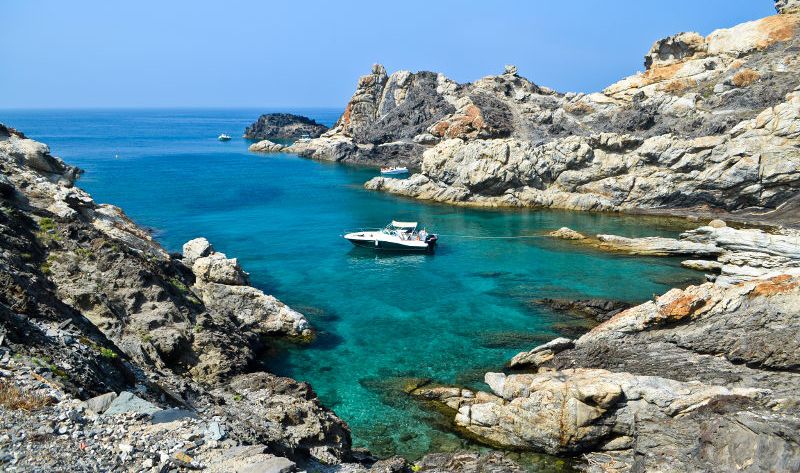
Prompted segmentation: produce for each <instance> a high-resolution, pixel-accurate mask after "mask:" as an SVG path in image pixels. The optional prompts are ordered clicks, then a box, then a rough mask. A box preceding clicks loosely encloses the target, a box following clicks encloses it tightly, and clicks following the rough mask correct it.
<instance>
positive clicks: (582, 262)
mask: <svg viewBox="0 0 800 473" xmlns="http://www.w3.org/2000/svg"><path fill="white" fill-rule="evenodd" d="M268 111H269V110H266V111H265V110H95V111H91V110H89V111H87V110H84V111H69V110H66V111H64V110H62V111H24V112H23V111H0V122H2V123H5V124H7V125H10V126H13V127H16V128H19V129H20V130H22V131H24V132H25V133H26V135H28V136H29V137H31V138H34V139H37V140H40V141H42V142H45V143H47V144H48V145H50V147H51V149H52V152H53V154H54V155H56V156H60V157H62V158H64V159H65V160H66V161H67V162H68V163H70V164H76V165H78V166H80V167H81V168H83V169H85V170H86V171H87V172H86V174H85V175H84V176H83V177H82V178H81V181H80V182H79V185H80V187H82V188H84V189H86V190H87V191H89V192H91V193H92V194H93V196H94V197H95V200H96V201H98V202H105V203H112V204H115V205H119V206H121V207H122V208H124V209H125V211H126V212H127V214H128V215H129V216H130V217H132V218H133V219H134V220H135V221H136V222H137V223H139V224H142V225H145V226H149V227H153V228H155V229H156V237H157V238H158V240H159V241H160V242H161V243H162V244H163V245H164V246H165V247H166V248H167V249H168V250H171V251H179V250H180V248H181V245H182V244H183V243H184V242H185V241H187V240H189V239H191V238H194V237H198V236H205V237H206V238H208V239H209V240H210V241H211V242H212V244H213V245H214V246H215V247H216V248H217V250H219V251H223V252H225V253H227V254H228V255H229V256H236V257H238V258H239V259H240V261H241V263H242V266H243V267H244V268H245V270H246V271H249V272H250V273H251V279H252V282H253V283H254V285H256V286H258V287H260V288H261V289H263V290H265V291H266V292H267V293H270V294H274V295H276V296H277V297H278V298H280V299H281V300H283V301H284V302H286V303H288V304H290V305H292V306H294V307H295V308H297V309H298V310H301V311H303V312H304V313H306V314H307V316H308V317H309V319H310V320H311V321H312V323H313V324H314V325H315V326H316V328H317V329H318V330H319V336H318V337H317V339H316V340H315V341H314V342H313V343H311V344H310V345H307V346H296V345H288V346H287V345H281V346H280V347H278V348H277V349H276V350H275V352H274V353H272V354H271V356H270V357H269V358H268V359H267V360H265V362H266V363H267V365H268V367H269V368H270V369H271V370H273V371H274V372H276V373H279V374H282V375H287V376H292V377H294V378H296V379H298V380H302V381H309V382H311V384H312V385H313V386H314V389H315V390H316V392H317V393H318V395H319V396H320V398H321V399H322V401H323V402H324V403H325V404H326V405H327V406H329V407H331V408H333V409H334V410H335V411H336V413H337V414H338V415H339V416H341V417H342V418H344V419H345V420H346V421H347V422H348V423H349V425H350V426H351V428H352V430H353V436H354V440H355V443H356V444H357V445H358V446H363V447H366V448H369V449H370V450H371V451H372V452H373V453H375V454H377V455H380V456H388V455H392V454H403V455H406V456H407V457H409V458H411V459H414V458H417V457H418V456H419V455H420V454H422V453H425V452H429V451H432V450H433V451H436V450H452V449H455V448H458V447H461V446H463V445H464V442H465V441H464V440H462V439H459V438H458V437H456V436H454V435H452V434H450V433H447V432H446V431H444V430H443V429H442V428H441V424H440V423H441V421H442V419H441V417H439V415H438V414H436V413H434V412H431V411H428V410H425V409H422V408H421V407H420V406H419V405H417V404H416V403H415V402H413V401H411V400H410V399H408V397H407V396H406V395H405V394H403V393H402V391H401V387H402V386H403V384H404V383H405V379H406V378H409V377H416V378H432V379H434V380H436V381H439V382H445V383H454V382H457V383H459V384H461V385H467V386H472V387H475V388H479V387H481V386H482V381H481V380H482V376H483V373H484V372H485V371H487V370H499V369H501V367H502V364H503V363H504V362H505V361H506V360H508V359H509V358H510V357H511V356H513V355H514V354H516V353H518V352H519V351H521V350H524V349H530V348H532V347H533V346H535V345H537V344H539V343H541V342H543V341H547V340H549V339H550V338H552V337H555V336H558V335H560V334H567V335H573V336H574V333H572V332H573V331H574V329H573V327H574V325H575V322H576V321H575V320H574V319H571V318H570V317H569V316H566V315H562V314H557V313H554V312H552V311H550V310H549V309H547V308H544V307H540V306H535V305H533V304H531V300H532V299H536V298H542V297H554V298H609V299H621V300H627V301H632V302H636V301H643V300H646V299H648V298H650V297H652V295H653V294H659V293H662V292H664V291H666V290H667V289H668V288H670V287H671V286H674V285H681V284H683V285H685V284H688V283H689V282H696V281H699V280H700V275H699V273H696V272H693V271H689V270H685V269H682V268H680V267H679V265H678V261H677V260H674V259H665V258H642V257H635V258H634V257H630V256H624V255H616V254H606V253H599V252H596V251H592V250H590V249H585V248H581V247H579V246H576V245H575V244H573V243H570V242H565V241H557V240H552V239H548V238H545V237H541V236H540V234H541V233H542V232H543V231H545V230H549V229H555V228H559V227H561V226H568V227H570V228H573V229H575V230H578V231H581V232H587V233H615V234H620V235H625V236H649V235H662V236H674V235H675V234H676V233H677V230H675V229H674V228H673V227H671V226H670V225H669V222H665V221H664V220H658V219H649V218H643V217H630V216H620V215H613V214H591V213H581V212H563V211H541V210H539V211H518V210H514V211H511V210H509V211H497V210H494V211H487V210H476V209H465V208H455V207H449V206H444V205H437V204H428V203H422V202H416V201H412V200H409V199H405V198H401V197H394V196H389V195H385V194H380V193H375V192H369V191H366V190H364V189H363V188H362V187H361V185H362V184H363V183H364V182H365V181H367V180H368V179H369V178H371V177H372V176H374V175H376V170H375V169H372V168H365V167H354V166H344V165H338V164H332V163H322V162H315V161H309V160H304V159H300V158H296V157H294V156H289V155H282V154H274V155H264V154H254V153H250V152H248V151H247V146H248V145H249V142H247V141H246V140H243V139H240V138H234V139H233V140H231V141H229V142H219V141H217V140H216V136H217V135H219V134H220V133H222V132H227V133H229V134H231V135H233V136H240V135H241V132H242V131H243V130H244V128H245V126H246V125H248V124H249V123H251V122H252V121H254V120H255V119H256V118H257V117H258V115H259V114H261V113H265V112H268ZM281 111H289V112H292V110H281ZM294 112H299V113H302V114H307V115H309V116H312V117H313V118H316V119H318V121H320V122H322V123H326V124H328V125H330V124H331V123H333V121H335V119H336V118H337V116H338V113H339V111H337V110H321V109H318V110H294ZM115 155H118V156H119V157H118V158H115ZM392 219H396V220H418V221H420V222H424V223H425V224H426V225H427V226H428V228H429V229H432V230H434V231H437V232H439V233H441V234H443V235H445V236H442V237H441V239H440V245H439V247H438V248H437V251H436V252H435V254H430V255H429V254H424V255H417V254H414V255H393V254H374V253H372V252H370V251H369V250H363V249H356V248H353V247H351V245H350V244H349V243H348V242H347V241H345V240H344V239H342V238H341V237H340V234H341V233H342V230H344V229H346V228H352V227H362V226H369V227H372V226H381V225H384V224H385V223H387V222H388V221H389V220H392ZM464 236H470V237H496V236H519V237H525V238H519V239H479V238H464ZM484 388H485V386H484ZM542 461H544V462H549V461H550V460H542ZM541 465H544V463H543V464H541ZM541 465H540V466H541ZM547 465H551V463H547Z"/></svg>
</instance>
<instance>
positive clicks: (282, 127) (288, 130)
mask: <svg viewBox="0 0 800 473" xmlns="http://www.w3.org/2000/svg"><path fill="white" fill-rule="evenodd" d="M326 131H328V127H326V126H325V125H321V124H319V123H317V122H316V121H314V120H312V119H310V118H308V117H304V116H301V115H292V114H290V113H268V114H265V115H261V116H260V117H258V120H256V122H255V123H253V124H252V125H250V126H248V127H247V128H246V129H245V130H244V135H243V138H248V139H251V140H266V139H278V140H296V139H298V138H301V137H302V136H303V135H308V136H309V137H311V138H316V137H318V136H319V135H321V134H323V133H325V132H326Z"/></svg>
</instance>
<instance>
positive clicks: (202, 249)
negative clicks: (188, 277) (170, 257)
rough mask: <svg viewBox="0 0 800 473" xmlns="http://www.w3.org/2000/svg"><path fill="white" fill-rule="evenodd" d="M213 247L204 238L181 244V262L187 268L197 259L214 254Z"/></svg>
mask: <svg viewBox="0 0 800 473" xmlns="http://www.w3.org/2000/svg"><path fill="white" fill-rule="evenodd" d="M214 252H215V251H214V247H213V246H211V243H209V242H208V240H206V239H205V238H195V239H194V240H190V241H187V242H186V243H184V244H183V262H184V263H185V264H187V265H189V266H191V265H192V264H194V262H195V261H197V259H198V258H203V257H206V256H209V255H210V254H211V253H214Z"/></svg>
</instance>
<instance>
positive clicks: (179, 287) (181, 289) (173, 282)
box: [169, 278, 189, 292]
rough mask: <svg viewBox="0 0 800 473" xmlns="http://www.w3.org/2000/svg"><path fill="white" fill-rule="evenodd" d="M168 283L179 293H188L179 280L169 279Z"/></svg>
mask: <svg viewBox="0 0 800 473" xmlns="http://www.w3.org/2000/svg"><path fill="white" fill-rule="evenodd" d="M169 283H170V284H171V285H172V287H174V288H175V289H177V290H178V291H179V292H188V291H189V290H188V289H186V286H185V285H184V284H183V283H182V282H180V280H178V279H177V278H170V279H169Z"/></svg>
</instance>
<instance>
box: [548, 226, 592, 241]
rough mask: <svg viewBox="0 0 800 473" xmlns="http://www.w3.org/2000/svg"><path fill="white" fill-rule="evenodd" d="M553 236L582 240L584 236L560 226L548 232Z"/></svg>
mask: <svg viewBox="0 0 800 473" xmlns="http://www.w3.org/2000/svg"><path fill="white" fill-rule="evenodd" d="M548 235H549V236H551V237H553V238H560V239H562V240H583V239H584V238H586V237H585V236H583V235H582V234H580V233H578V232H576V231H575V230H572V229H570V228H567V227H561V228H559V229H558V230H555V231H553V232H550V233H548Z"/></svg>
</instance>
